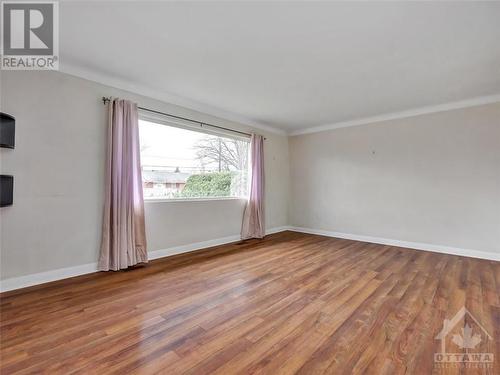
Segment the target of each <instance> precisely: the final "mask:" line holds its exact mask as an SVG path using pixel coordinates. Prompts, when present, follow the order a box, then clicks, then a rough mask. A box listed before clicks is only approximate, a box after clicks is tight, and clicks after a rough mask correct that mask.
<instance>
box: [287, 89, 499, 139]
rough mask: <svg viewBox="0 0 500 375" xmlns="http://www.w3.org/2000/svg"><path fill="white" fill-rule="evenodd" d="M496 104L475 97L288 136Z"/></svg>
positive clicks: (491, 98) (488, 98)
mask: <svg viewBox="0 0 500 375" xmlns="http://www.w3.org/2000/svg"><path fill="white" fill-rule="evenodd" d="M496 102H500V94H498V95H490V96H481V97H477V98H472V99H467V100H461V101H458V102H451V103H445V104H439V105H435V106H428V107H421V108H415V109H410V110H407V111H402V112H392V113H386V114H383V115H377V116H372V117H364V118H360V119H355V120H349V121H342V122H336V123H333V124H325V125H319V126H314V127H310V128H303V129H298V130H294V131H291V132H289V133H288V134H289V135H290V136H294V135H301V134H310V133H318V132H322V131H327V130H333V129H339V128H347V127H350V126H358V125H366V124H371V123H375V122H381V121H388V120H396V119H401V118H407V117H413V116H419V115H426V114H430V113H436V112H444V111H450V110H453V109H461V108H468V107H475V106H478V105H483V104H490V103H496Z"/></svg>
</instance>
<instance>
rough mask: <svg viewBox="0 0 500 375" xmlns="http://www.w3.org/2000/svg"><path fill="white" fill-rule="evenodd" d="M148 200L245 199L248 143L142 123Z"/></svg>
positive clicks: (151, 122) (142, 165) (149, 122)
mask: <svg viewBox="0 0 500 375" xmlns="http://www.w3.org/2000/svg"><path fill="white" fill-rule="evenodd" d="M139 137H140V148H141V167H142V186H143V192H144V199H203V198H206V199H209V198H222V197H246V196H247V181H248V159H249V158H248V152H249V150H248V146H249V139H247V138H241V137H232V136H230V135H226V134H220V135H219V134H216V133H205V132H201V131H197V130H194V129H193V130H191V129H189V128H182V127H177V126H169V125H168V122H162V123H160V122H155V121H154V120H150V119H145V118H141V119H140V120H139Z"/></svg>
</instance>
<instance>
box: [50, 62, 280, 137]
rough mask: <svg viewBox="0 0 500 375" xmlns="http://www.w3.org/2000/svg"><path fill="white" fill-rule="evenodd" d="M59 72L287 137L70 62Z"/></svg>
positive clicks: (264, 126) (230, 114)
mask: <svg viewBox="0 0 500 375" xmlns="http://www.w3.org/2000/svg"><path fill="white" fill-rule="evenodd" d="M59 71H60V72H62V73H65V74H69V75H72V76H75V77H79V78H83V79H86V80H88V81H93V82H97V83H100V84H103V85H106V86H111V87H114V88H117V89H120V90H125V91H130V92H131V93H134V94H138V95H143V96H146V97H149V98H152V99H156V100H160V101H163V102H166V103H169V104H174V105H177V106H180V107H184V108H187V109H191V110H193V111H197V112H201V113H203V114H207V115H211V116H215V117H219V118H221V119H224V120H229V121H234V122H237V123H240V124H242V125H247V126H250V127H252V128H255V129H260V130H265V131H267V132H270V133H274V134H279V135H287V132H286V131H285V130H283V129H279V128H276V127H274V126H271V125H268V124H265V123H261V122H257V121H254V120H251V119H249V118H247V117H245V116H241V115H239V114H237V113H234V112H229V111H226V110H223V109H220V108H217V107H214V106H211V105H208V104H204V103H200V102H197V101H195V100H191V99H187V98H184V97H181V96H178V95H175V94H171V93H168V92H164V91H160V90H157V89H152V88H150V87H147V86H145V85H140V84H136V83H134V82H132V81H127V80H124V79H121V78H118V77H113V76H111V75H108V74H104V73H101V72H98V71H95V70H91V69H88V68H85V67H82V66H79V65H76V64H73V63H71V62H68V61H65V62H64V63H61V64H60V67H59Z"/></svg>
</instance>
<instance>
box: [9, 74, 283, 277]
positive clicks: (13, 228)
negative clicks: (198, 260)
mask: <svg viewBox="0 0 500 375" xmlns="http://www.w3.org/2000/svg"><path fill="white" fill-rule="evenodd" d="M0 78H1V82H0V86H1V87H0V94H1V97H0V104H1V106H0V108H1V111H3V112H7V113H10V114H12V115H14V116H15V117H16V148H15V149H14V150H9V149H1V150H0V157H1V171H2V173H5V174H13V175H14V176H15V177H14V178H15V182H14V205H13V206H11V207H6V208H2V209H1V210H0V220H1V278H2V279H7V278H12V277H18V276H22V275H30V274H34V273H39V272H44V271H50V270H55V269H58V268H65V267H72V266H78V265H83V264H88V263H93V262H95V261H96V260H97V255H98V249H99V243H100V231H101V216H102V203H103V178H104V161H105V156H104V155H105V153H104V152H105V136H106V110H105V107H104V106H103V104H102V102H101V97H102V96H116V97H122V98H128V99H132V100H134V101H136V102H138V103H140V105H141V106H145V107H148V108H153V109H156V110H160V111H165V112H169V113H173V114H177V115H181V116H186V117H190V118H194V119H198V120H201V121H205V122H210V123H215V124H220V125H222V126H226V127H230V128H233V129H238V130H245V131H248V130H251V129H250V128H249V127H246V126H243V125H241V124H236V123H233V122H229V121H226V120H222V119H217V118H214V117H212V116H207V115H203V114H201V113H197V112H194V111H190V110H187V109H185V108H181V107H177V106H173V105H169V104H166V103H162V102H159V101H155V100H153V99H149V98H146V97H142V96H138V95H134V94H132V93H130V92H126V91H121V90H118V89H114V88H111V87H107V86H104V85H101V84H97V83H94V82H91V81H86V80H83V79H79V78H76V77H73V76H70V75H66V74H63V73H59V72H36V71H33V72H29V71H2V72H1V77H0ZM256 131H257V132H258V133H261V134H264V135H265V136H266V137H267V140H266V142H265V168H266V225H267V228H273V227H279V226H283V225H286V224H287V208H288V207H287V202H288V196H287V193H288V187H287V182H288V180H289V175H288V172H289V168H288V165H289V164H288V139H287V137H285V136H281V135H277V134H273V133H269V132H265V131H261V130H258V129H257V130H256ZM243 207H244V202H243V201H241V200H225V201H206V202H173V203H146V226H147V236H148V245H149V250H150V251H152V250H159V249H166V248H171V247H175V246H180V245H187V244H190V243H194V242H200V241H207V240H212V239H217V238H221V237H226V236H232V235H237V234H238V233H239V231H240V225H241V217H242V211H243Z"/></svg>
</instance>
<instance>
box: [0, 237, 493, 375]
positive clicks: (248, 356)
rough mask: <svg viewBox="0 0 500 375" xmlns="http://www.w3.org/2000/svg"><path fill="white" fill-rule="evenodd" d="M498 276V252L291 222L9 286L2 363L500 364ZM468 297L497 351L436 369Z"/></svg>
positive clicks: (225, 370)
mask: <svg viewBox="0 0 500 375" xmlns="http://www.w3.org/2000/svg"><path fill="white" fill-rule="evenodd" d="M499 287H500V263H498V262H493V261H486V260H477V259H472V258H465V257H457V256H451V255H442V254H436V253H431V252H424V251H417V250H409V249H402V248H397V247H391V246H383V245H375V244H369V243H363V242H357V241H349V240H342V239H334V238H327V237H322V236H315V235H307V234H300V233H294V232H282V233H278V234H274V235H270V236H268V237H267V238H266V239H265V240H261V241H258V240H252V241H248V242H245V243H238V244H230V245H225V246H220V247H216V248H212V249H208V250H204V251H199V252H195V253H190V254H183V255H179V256H175V257H170V258H164V259H161V260H157V261H153V262H151V263H150V264H148V265H147V266H145V267H141V268H136V269H133V270H130V271H123V272H116V273H98V274H92V275H85V276H81V277H77V278H73V279H68V280H63V281H58V282H54V283H50V284H45V285H42V286H37V287H33V288H28V289H24V290H20V291H14V292H9V293H4V294H3V295H1V303H0V305H1V310H0V311H1V319H0V325H1V326H0V333H1V365H0V372H1V374H3V375H6V374H14V373H15V374H35V373H36V374H38V373H46V374H156V373H159V374H295V373H296V374H320V373H329V374H351V373H354V374H362V373H369V374H403V373H408V374H432V373H436V374H441V373H442V374H476V373H485V374H499V373H500V365H499V358H500V353H499V348H500V303H499V298H500V297H499ZM463 306H465V307H466V308H467V310H468V311H470V313H471V314H472V315H473V316H474V318H476V319H477V321H478V322H480V324H481V325H482V326H483V327H484V329H485V330H486V331H487V332H488V334H489V335H490V336H491V339H487V337H486V334H484V333H483V334H482V341H481V343H480V344H479V345H476V347H475V348H474V349H470V350H469V351H470V352H477V351H478V349H479V351H480V352H487V353H492V354H493V358H494V359H493V362H492V363H489V365H488V366H486V367H485V368H477V367H473V368H470V367H466V366H462V365H463V363H462V364H460V363H459V364H458V365H457V364H452V366H448V365H449V363H448V364H443V363H440V364H439V367H438V366H436V364H435V362H434V354H435V353H436V352H439V351H440V349H441V346H440V341H439V340H436V339H435V336H436V335H437V334H438V333H439V332H440V330H441V328H442V324H443V320H444V319H451V318H452V317H453V316H454V315H455V313H457V312H458V311H459V310H460V309H461V308H462V307H463ZM463 321H464V322H468V323H467V324H470V325H472V326H473V327H472V328H473V330H474V334H476V333H477V329H478V328H477V327H474V324H475V321H474V320H473V319H471V318H470V317H469V316H468V315H466V316H465V317H464V319H463ZM458 325H459V327H458V328H464V326H465V325H466V323H463V322H460V323H459V324H458ZM458 332H460V330H458ZM476 341H477V340H476ZM450 345H451V347H450ZM453 345H454V344H449V345H448V346H449V347H450V350H451V351H452V352H457V351H458V350H457V347H456V346H455V347H454V348H452V346H453ZM445 365H446V366H445Z"/></svg>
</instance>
